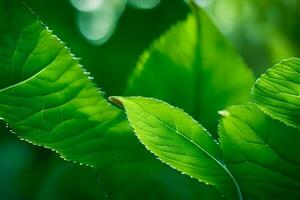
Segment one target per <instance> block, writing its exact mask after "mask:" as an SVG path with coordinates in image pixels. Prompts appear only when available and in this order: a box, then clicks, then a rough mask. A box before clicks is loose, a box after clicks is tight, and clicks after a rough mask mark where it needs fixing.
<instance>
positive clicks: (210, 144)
mask: <svg viewBox="0 0 300 200" xmlns="http://www.w3.org/2000/svg"><path fill="white" fill-rule="evenodd" d="M111 100H112V101H113V102H115V103H118V104H121V105H123V106H124V108H125V110H126V113H127V117H128V120H129V123H130V125H131V126H132V128H133V129H134V131H135V133H136V135H137V136H138V138H139V139H140V141H141V142H142V143H143V144H144V145H145V146H146V147H147V149H148V150H150V151H151V152H153V153H154V154H155V155H157V156H158V157H159V158H160V159H161V160H162V161H163V162H165V163H167V164H169V165H170V166H172V167H174V168H175V169H177V170H179V171H181V172H183V173H185V174H187V175H189V176H191V177H195V178H197V179H198V180H199V181H201V182H205V183H207V184H211V185H215V186H216V187H217V188H218V189H220V190H221V191H222V193H223V194H224V195H225V196H226V197H227V198H228V199H241V198H242V197H241V196H240V193H239V187H238V186H237V184H236V182H235V180H234V178H233V177H232V175H231V174H230V172H229V171H228V170H227V168H226V167H225V165H224V164H223V163H222V159H221V151H220V148H219V146H218V144H217V143H216V141H214V139H213V138H212V137H211V136H210V135H209V134H208V132H207V131H206V130H205V129H204V128H203V127H202V126H200V125H199V124H198V123H197V122H196V121H195V120H193V119H192V118H191V117H190V116H189V115H188V114H186V113H184V112H183V111H182V110H180V109H178V108H174V107H172V106H170V105H168V104H166V103H164V102H162V101H159V100H155V99H150V98H144V97H129V98H125V97H111Z"/></svg>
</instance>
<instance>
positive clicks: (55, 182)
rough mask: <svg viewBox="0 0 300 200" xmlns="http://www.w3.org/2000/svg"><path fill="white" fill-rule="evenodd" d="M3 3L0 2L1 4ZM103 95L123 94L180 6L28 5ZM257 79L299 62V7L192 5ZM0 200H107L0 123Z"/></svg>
mask: <svg viewBox="0 0 300 200" xmlns="http://www.w3.org/2000/svg"><path fill="white" fill-rule="evenodd" d="M3 1H4V0H3ZM25 2H26V3H27V4H28V5H29V6H30V7H31V8H32V9H33V10H34V11H35V12H36V13H37V14H38V15H39V17H40V18H41V20H42V21H43V22H44V23H45V24H46V25H47V26H48V27H49V28H50V29H51V30H53V31H54V33H55V34H56V35H58V36H59V37H60V38H61V39H62V40H63V41H64V42H65V43H66V44H67V46H68V47H70V48H71V50H72V52H73V53H74V54H75V55H76V56H78V57H81V58H82V61H81V63H82V64H83V66H84V67H85V68H86V69H87V70H88V71H89V72H91V75H92V76H93V77H94V81H95V82H96V83H97V84H98V86H99V87H101V89H102V90H103V91H105V93H106V95H107V96H108V95H120V94H122V92H123V90H124V88H125V86H126V81H127V79H128V76H130V73H131V72H132V70H133V69H134V67H135V64H136V62H137V60H138V58H139V55H140V54H141V53H142V52H143V50H144V49H146V48H147V47H148V46H149V45H150V44H151V42H152V41H153V40H155V39H156V38H158V37H159V35H160V34H162V33H164V32H165V31H166V30H167V29H168V28H169V27H170V26H171V25H173V24H175V23H176V22H177V21H180V20H183V19H185V17H186V15H187V13H188V12H189V8H188V7H187V6H186V4H185V2H184V0H43V1H41V0H25ZM197 2H198V3H199V4H200V5H201V6H202V7H204V8H205V9H206V11H207V12H208V13H209V15H210V16H211V17H212V19H213V20H214V22H215V23H216V24H217V26H218V27H219V28H220V30H221V31H222V32H223V33H224V34H225V35H226V36H227V37H228V38H229V40H230V41H231V42H232V43H233V44H234V45H235V46H236V48H237V49H238V51H239V52H240V53H241V55H242V56H243V58H244V59H245V61H246V63H247V64H248V65H249V67H251V68H252V69H253V71H254V73H255V74H256V76H258V75H260V74H261V73H262V72H263V71H264V70H265V69H266V68H267V67H270V66H271V65H273V64H275V63H277V62H279V61H280V60H281V59H283V58H288V57H292V56H298V57H299V56H300V0H197ZM0 131H1V134H0V199H13V200H14V199H16V200H18V199H106V196H105V192H104V188H103V185H101V179H99V178H98V177H97V175H96V172H94V171H93V170H91V169H90V168H87V167H84V166H79V165H74V164H73V163H71V162H66V161H64V160H63V159H61V158H59V156H58V155H57V154H55V153H54V152H51V151H50V150H47V149H44V148H40V147H36V146H33V145H31V144H29V143H27V142H25V141H21V140H19V139H18V138H17V137H16V136H15V135H14V134H11V133H9V131H8V129H7V128H6V127H5V123H4V122H1V123H0Z"/></svg>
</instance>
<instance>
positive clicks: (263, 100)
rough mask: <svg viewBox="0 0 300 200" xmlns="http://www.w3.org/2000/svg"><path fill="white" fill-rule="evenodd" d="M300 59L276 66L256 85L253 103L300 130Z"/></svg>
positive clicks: (282, 62)
mask: <svg viewBox="0 0 300 200" xmlns="http://www.w3.org/2000/svg"><path fill="white" fill-rule="evenodd" d="M299 77H300V59H299V58H290V59H286V60H283V61H281V62H280V63H279V64H277V65H274V66H273V67H272V68H270V69H269V70H268V71H267V72H266V73H265V74H263V75H262V76H261V77H260V78H259V79H258V80H257V82H256V83H255V85H254V88H253V90H252V98H253V101H254V102H255V103H256V104H257V105H258V107H259V108H260V109H261V110H262V111H263V112H265V113H266V114H268V115H269V116H271V117H272V118H274V119H277V120H279V121H281V122H283V123H285V124H287V125H289V126H292V127H295V128H298V129H299V128H300V78H299Z"/></svg>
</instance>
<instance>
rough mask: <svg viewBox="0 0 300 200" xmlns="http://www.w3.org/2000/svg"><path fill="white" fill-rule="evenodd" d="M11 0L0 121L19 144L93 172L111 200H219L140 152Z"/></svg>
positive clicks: (4, 8) (4, 21) (2, 37)
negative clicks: (38, 148)
mask: <svg viewBox="0 0 300 200" xmlns="http://www.w3.org/2000/svg"><path fill="white" fill-rule="evenodd" d="M10 2H11V1H0V67H1V73H0V117H2V118H3V119H4V120H5V121H6V122H7V123H8V124H9V126H10V127H11V128H12V130H13V131H14V132H15V133H16V134H17V135H18V136H19V137H20V138H21V139H25V140H26V141H28V142H31V143H34V144H36V145H40V146H44V147H46V148H50V149H52V150H53V151H56V152H58V153H59V154H60V155H61V156H62V157H63V158H64V159H67V160H71V161H74V162H77V163H80V164H85V165H89V166H93V167H95V168H96V169H97V170H98V171H99V174H100V181H101V183H102V182H104V185H105V186H104V189H105V192H106V193H107V196H108V198H109V199H127V198H128V199H172V200H173V199H175V200H176V199H184V198H188V199H196V198H199V197H201V195H203V194H202V193H203V191H206V190H207V191H208V193H207V195H208V196H210V195H211V196H210V197H211V198H212V199H218V198H220V197H219V194H218V192H217V191H216V190H215V189H214V188H212V187H208V186H202V185H201V184H199V183H198V182H197V181H195V180H192V179H189V178H188V177H185V176H182V175H181V174H179V173H178V172H176V171H175V170H173V169H171V168H169V167H166V166H165V165H163V164H161V163H160V162H159V161H157V160H156V159H155V158H154V156H152V155H151V154H150V153H149V152H148V151H146V149H144V147H143V146H142V145H141V144H140V143H139V142H138V140H137V139H136V137H135V136H134V134H133V133H132V132H131V130H130V129H129V126H128V122H127V120H126V118H125V115H124V113H123V112H121V111H120V110H118V109H117V108H115V107H112V106H111V105H110V104H109V103H108V102H107V101H106V99H104V97H103V95H102V93H101V92H100V91H99V90H98V89H97V88H96V86H95V85H94V84H93V83H92V82H91V80H89V78H88V77H87V73H86V72H85V71H84V70H83V68H82V67H81V66H80V64H79V61H78V59H76V58H74V56H73V55H72V54H71V53H70V51H69V49H67V48H66V47H65V45H64V44H63V43H62V42H60V41H59V39H58V38H57V37H56V36H54V35H53V34H52V33H51V31H49V30H48V29H47V28H46V27H45V26H44V25H42V24H41V23H40V21H39V20H37V18H36V16H34V14H32V12H30V11H29V10H28V8H26V7H25V6H19V5H16V4H11V3H10ZM170 180H171V182H170ZM149 187H151V190H149Z"/></svg>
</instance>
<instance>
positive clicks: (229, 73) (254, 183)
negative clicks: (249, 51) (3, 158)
mask: <svg viewBox="0 0 300 200" xmlns="http://www.w3.org/2000/svg"><path fill="white" fill-rule="evenodd" d="M190 6H191V9H192V10H193V15H189V16H188V18H187V19H186V20H185V21H183V22H180V23H178V24H177V25H175V26H174V27H173V28H171V30H170V31H168V32H167V33H166V34H164V35H163V36H161V38H160V39H159V40H157V41H156V42H154V44H153V45H152V46H151V48H150V49H149V50H148V51H146V52H145V53H144V54H143V55H142V57H141V60H140V62H139V63H138V66H137V69H136V70H135V72H134V73H133V75H132V77H131V78H130V81H129V84H128V86H127V91H126V92H125V94H127V95H128V94H129V95H143V96H151V97H154V98H159V99H162V100H165V101H167V102H168V103H170V104H173V105H175V106H177V107H180V108H181V109H183V110H186V111H187V112H188V113H189V114H190V115H192V116H193V117H194V118H195V119H196V120H199V121H200V122H201V123H203V125H204V126H202V125H200V124H199V123H198V122H197V121H196V120H194V119H193V118H192V117H190V116H189V115H188V114H186V113H185V112H184V111H183V110H181V109H178V108H176V107H173V106H170V105H169V104H168V103H164V102H163V101H161V100H156V99H154V98H145V97H111V98H110V99H111V101H113V102H114V103H116V104H118V105H119V106H123V107H124V108H125V110H126V114H127V119H128V121H129V124H128V121H127V119H126V115H125V114H124V113H123V111H122V110H120V109H118V108H117V107H114V106H112V105H111V104H110V103H109V102H108V101H107V100H106V99H105V97H104V95H103V93H102V92H101V91H100V90H99V89H98V88H97V87H96V85H95V84H94V83H93V82H92V81H91V78H90V77H89V73H87V72H86V71H85V70H84V69H83V67H82V66H81V65H80V64H79V59H77V58H75V56H74V55H73V54H71V52H70V50H69V49H68V48H66V46H65V44H63V43H62V42H61V41H60V40H59V39H58V38H57V37H56V36H55V35H54V34H53V33H52V32H51V31H49V29H48V28H47V27H46V26H45V25H43V24H42V23H41V22H40V21H39V19H38V18H37V17H36V15H35V14H33V13H32V11H31V10H30V9H29V8H27V7H26V6H24V5H20V4H17V3H12V2H10V1H1V4H0V11H1V12H0V21H1V23H0V66H1V69H2V72H1V74H0V117H1V118H3V119H4V120H5V122H6V123H8V125H9V127H10V128H11V129H12V131H13V132H14V133H15V134H17V135H18V137H20V138H21V139H24V140H26V141H28V142H30V143H33V144H35V145H39V146H44V147H46V148H49V149H51V150H53V151H56V152H57V153H59V154H60V155H61V156H62V157H63V158H64V159H67V160H70V161H73V162H75V163H80V164H84V165H88V166H91V167H93V168H95V169H96V170H97V172H98V174H99V176H100V179H101V180H103V184H104V190H105V193H106V195H107V196H108V198H109V199H127V198H128V199H198V198H200V197H202V198H204V199H221V198H222V196H221V195H220V194H219V192H218V191H217V190H216V188H217V189H218V190H219V191H220V193H221V194H222V195H223V196H224V197H225V198H226V199H297V198H299V197H300V193H299V191H300V183H299V181H300V177H299V176H298V175H297V172H298V171H299V170H300V169H299V168H300V166H299V165H300V160H299V159H298V157H297V152H298V150H299V147H298V145H297V144H298V142H299V140H300V138H299V134H300V133H299V127H300V126H299V113H300V110H299V108H300V107H299V106H300V99H299V91H300V85H299V84H300V82H299V68H300V61H299V59H297V58H291V59H288V60H284V61H282V62H281V63H280V64H278V65H275V66H274V67H272V68H271V69H270V70H268V71H267V72H266V73H265V74H264V75H262V76H261V78H260V79H258V81H257V82H256V83H255V85H254V87H253V89H252V100H253V103H248V104H247V101H248V94H249V91H250V88H251V86H252V84H253V77H252V74H251V72H250V71H249V69H247V67H246V65H245V64H244V62H243V61H242V59H241V58H240V57H239V56H238V54H237V53H236V51H235V50H234V49H233V47H232V46H231V45H230V44H229V42H228V41H227V40H226V39H225V37H224V36H223V35H222V34H221V33H220V32H219V31H218V29H217V28H216V27H215V26H214V24H213V23H212V22H211V21H210V19H209V17H208V16H207V15H206V14H205V12H204V11H203V10H202V9H200V8H198V6H196V5H195V4H194V3H193V2H192V3H191V5H190ZM3 22H7V23H3ZM232 104H246V105H242V106H231V107H228V108H227V109H225V110H222V111H220V112H219V114H221V115H222V116H223V118H222V119H221V121H220V123H219V130H218V134H217V120H218V117H217V111H219V110H221V109H224V108H225V107H227V106H229V105H232ZM208 105H209V106H208ZM282 122H284V123H285V124H287V125H289V126H286V125H285V124H284V123H282ZM129 125H130V126H131V127H132V128H133V130H134V132H135V133H136V135H137V137H138V139H139V140H138V139H137V138H136V137H135V136H134V133H133V132H132V131H131V128H130V126H129ZM204 127H207V128H208V130H209V131H210V132H211V133H212V135H213V137H212V136H211V135H210V134H209V131H207V130H206V129H205V128H204ZM217 140H219V141H217ZM139 141H140V142H139ZM219 143H220V144H219ZM143 145H144V146H145V147H146V148H147V149H148V150H149V151H150V152H152V153H153V154H155V155H156V156H158V158H159V159H160V160H161V161H162V162H164V163H167V164H168V165H170V166H172V167H173V168H175V169H177V170H179V171H180V172H182V173H184V174H187V175H189V176H191V177H194V178H196V179H198V181H200V183H199V182H198V181H196V180H195V179H190V178H189V177H188V176H184V175H181V174H180V173H179V172H178V171H176V170H174V169H172V168H170V167H168V166H167V165H165V164H163V163H162V162H160V161H159V160H157V159H155V156H154V155H153V154H151V153H150V152H149V151H147V149H146V148H144V146H143ZM206 184H209V185H206ZM213 186H215V187H216V188H214V187H213ZM149 187H151V190H150V189H149ZM103 198H105V197H103Z"/></svg>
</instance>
